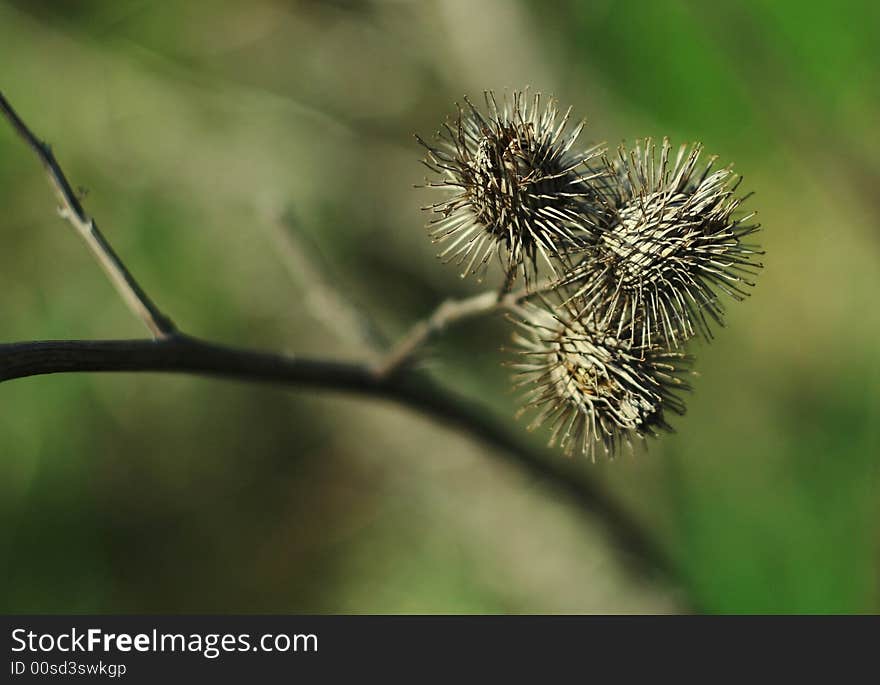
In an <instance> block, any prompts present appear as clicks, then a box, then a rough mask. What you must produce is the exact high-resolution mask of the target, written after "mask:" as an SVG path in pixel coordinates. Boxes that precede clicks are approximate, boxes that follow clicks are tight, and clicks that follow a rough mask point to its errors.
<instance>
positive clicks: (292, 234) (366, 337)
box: [265, 210, 388, 359]
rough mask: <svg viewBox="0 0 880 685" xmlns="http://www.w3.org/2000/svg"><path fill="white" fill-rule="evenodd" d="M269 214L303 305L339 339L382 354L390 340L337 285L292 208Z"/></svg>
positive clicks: (373, 355) (374, 355) (283, 260)
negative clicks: (299, 290) (297, 221)
mask: <svg viewBox="0 0 880 685" xmlns="http://www.w3.org/2000/svg"><path fill="white" fill-rule="evenodd" d="M267 214H268V215H269V216H267V220H266V222H265V223H266V225H267V226H268V227H269V230H270V233H271V235H272V240H273V242H274V244H275V248H276V250H277V253H278V256H279V258H280V260H281V263H282V265H283V266H284V268H285V269H286V271H287V273H288V275H289V276H290V278H291V279H292V280H293V281H294V282H295V283H296V284H297V285H298V286H299V288H300V289H301V290H302V292H303V304H304V305H305V307H306V309H307V310H308V312H309V313H310V314H311V316H312V318H314V319H315V320H316V321H319V322H321V323H322V324H323V325H324V326H325V327H326V328H327V329H328V330H329V331H331V332H332V333H333V334H334V335H335V336H336V337H337V338H338V339H339V340H343V341H346V342H348V343H355V344H357V345H359V346H360V347H361V349H363V350H364V351H365V352H366V353H367V354H369V355H371V358H372V359H376V358H377V357H379V356H380V355H382V354H383V353H384V349H385V347H386V346H387V344H388V343H387V341H386V340H385V339H384V337H383V336H382V335H381V334H380V333H379V331H378V330H377V328H376V326H375V324H374V323H373V321H372V320H371V319H370V318H369V317H368V316H366V315H365V314H364V310H363V308H361V307H358V306H357V305H356V303H355V302H353V301H352V299H351V297H350V296H348V295H347V294H343V292H342V290H341V289H340V288H339V287H336V286H334V284H333V281H334V280H336V279H334V278H332V276H333V274H332V273H330V274H328V273H327V271H328V269H329V265H328V264H326V260H322V259H320V257H321V255H320V254H316V253H317V252H318V250H317V247H316V245H314V244H313V243H311V241H309V242H307V241H306V240H304V239H303V236H302V230H301V229H300V227H299V226H298V225H297V223H296V221H295V219H294V217H293V213H292V212H291V211H290V210H288V211H286V212H284V213H278V212H275V211H272V210H269V212H267ZM322 262H324V263H322ZM316 263H317V264H318V267H319V268H316ZM320 267H323V268H320Z"/></svg>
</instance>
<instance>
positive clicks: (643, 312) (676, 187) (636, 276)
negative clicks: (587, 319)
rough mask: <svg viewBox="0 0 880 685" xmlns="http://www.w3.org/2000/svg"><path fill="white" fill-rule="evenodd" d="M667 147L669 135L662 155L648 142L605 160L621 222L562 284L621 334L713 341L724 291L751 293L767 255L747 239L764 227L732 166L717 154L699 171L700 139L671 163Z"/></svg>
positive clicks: (739, 295) (646, 341)
mask: <svg viewBox="0 0 880 685" xmlns="http://www.w3.org/2000/svg"><path fill="white" fill-rule="evenodd" d="M670 152H671V147H670V145H669V141H668V140H667V139H664V140H663V144H662V145H661V148H660V156H659V160H658V159H657V155H656V147H655V145H654V144H653V142H652V141H651V139H647V140H646V141H645V142H644V145H643V146H641V145H639V144H637V145H636V147H635V148H633V150H632V151H628V150H627V149H626V148H625V147H623V146H621V147H620V148H619V150H618V154H617V158H616V159H614V160H613V161H608V160H606V166H607V168H608V171H609V173H608V175H607V176H606V183H605V188H606V194H607V195H608V196H609V203H610V204H612V205H613V206H614V207H615V210H616V216H615V221H614V222H613V224H612V225H611V227H610V228H609V229H608V230H607V231H605V232H604V233H603V234H602V236H601V237H600V238H599V240H598V241H597V242H596V243H595V244H594V245H593V246H590V247H588V248H585V250H584V252H583V256H582V259H581V260H580V262H579V264H578V265H577V266H576V267H575V268H574V269H573V270H572V271H571V273H569V274H568V276H567V277H566V278H565V279H563V283H564V284H565V285H573V286H574V299H575V300H576V301H577V302H578V306H579V307H580V308H582V309H584V310H586V311H591V312H598V313H599V314H600V315H601V316H602V318H603V320H604V321H606V322H607V323H608V324H609V325H610V326H611V327H612V328H614V329H615V330H616V332H615V335H617V336H619V337H628V338H629V340H630V342H632V343H634V342H636V340H637V339H638V341H639V343H640V344H643V345H650V344H652V341H653V337H652V336H656V335H658V334H659V335H662V337H663V338H664V340H665V342H666V344H667V345H668V346H672V347H676V346H678V345H679V344H680V343H681V342H682V341H683V340H686V339H687V338H689V337H691V336H693V335H694V334H695V333H696V332H698V331H699V332H701V333H702V334H703V335H704V336H705V337H706V338H707V339H708V338H711V335H712V332H711V325H710V324H712V323H715V324H718V325H723V321H722V315H723V305H722V303H721V302H720V301H719V296H720V294H721V293H724V294H726V295H729V296H731V297H733V298H734V299H737V300H741V299H743V298H744V297H745V296H746V295H747V294H748V293H747V291H746V288H747V287H748V286H752V285H754V282H753V277H754V275H755V274H756V272H757V270H758V269H760V268H761V264H760V263H758V262H757V261H755V259H756V255H759V254H761V252H760V251H759V250H758V249H757V247H756V246H755V245H751V244H747V243H745V242H743V239H744V238H745V237H746V236H748V235H750V234H752V233H754V232H755V231H757V230H758V228H759V225H758V224H754V223H750V221H751V219H752V218H753V217H754V214H753V213H752V214H745V215H743V214H742V213H741V212H740V211H739V210H740V205H741V203H742V202H743V200H744V199H745V197H737V196H736V190H737V188H738V186H739V183H740V180H741V179H740V177H739V176H738V175H736V174H734V173H733V171H732V170H731V168H730V167H727V168H723V169H717V170H715V171H713V170H712V166H713V163H714V161H715V158H714V157H713V158H712V159H710V160H709V161H708V163H707V164H706V165H705V166H704V167H702V168H698V161H699V157H700V154H701V152H702V146H701V145H700V144H695V145H693V146H691V147H690V148H688V146H686V145H683V146H682V147H681V148H680V149H679V151H678V154H677V156H676V157H675V159H674V160H672V159H670Z"/></svg>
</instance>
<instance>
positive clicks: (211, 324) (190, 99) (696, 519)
mask: <svg viewBox="0 0 880 685" xmlns="http://www.w3.org/2000/svg"><path fill="white" fill-rule="evenodd" d="M878 28H880V10H878V5H877V3H868V2H865V3H842V4H839V3H838V4H833V3H811V2H802V1H800V2H794V1H792V0H784V1H783V0H761V1H759V0H746V1H744V2H740V3H707V2H699V1H696V0H694V1H692V2H666V1H663V2H647V1H646V2H637V1H626V2H622V1H620V0H607V1H602V2H576V1H574V0H569V1H559V2H546V3H545V2H539V1H538V0H532V1H531V2H519V1H516V0H485V1H481V2H479V3H475V2H468V1H467V0H454V1H453V0H449V1H443V0H437V1H435V2H415V1H411V2H404V1H391V0H386V1H380V0H376V1H374V2H355V1H354V0H336V1H334V2H317V1H313V2H306V1H299V2H293V1H289V2H282V1H280V0H252V1H249V2H232V1H228V0H227V1H221V0H212V1H211V2H207V1H206V2H175V3H171V2H165V3H155V2H146V1H143V0H103V1H82V0H80V1H70V2H48V1H37V0H19V1H17V2H10V1H6V2H0V89H2V90H3V91H4V92H5V94H6V95H7V97H8V98H9V99H10V100H11V101H12V103H13V104H14V105H15V106H16V107H17V108H18V110H19V112H20V113H21V114H22V116H23V117H24V118H25V119H26V120H27V121H28V123H29V124H30V125H31V126H32V127H33V128H34V129H35V131H36V132H37V133H38V134H39V135H41V136H42V137H44V138H46V139H47V140H49V141H50V142H51V143H52V144H53V146H54V150H55V152H56V154H57V156H58V157H59V159H60V160H61V162H62V164H63V165H64V166H65V169H66V171H67V172H68V174H69V175H70V177H71V179H72V181H73V183H75V184H81V185H83V186H84V187H85V189H86V190H88V191H89V193H88V196H87V197H86V200H85V202H86V205H87V208H88V209H89V210H90V211H91V213H92V214H93V215H94V216H95V217H96V219H97V220H98V223H99V224H100V225H101V226H102V227H103V229H104V231H105V233H106V234H107V236H108V237H109V238H110V240H111V242H113V244H114V246H115V247H116V248H117V250H118V251H119V252H120V253H121V254H122V255H123V256H124V258H125V259H126V261H127V263H128V265H129V267H130V268H131V269H132V270H133V271H134V273H135V274H136V275H137V276H138V277H139V279H140V280H141V281H142V283H143V284H144V286H145V287H146V289H147V290H148V291H149V292H150V293H151V295H152V296H153V298H154V299H155V300H156V301H157V302H158V303H159V304H160V306H162V307H163V308H165V309H166V311H168V312H169V313H170V314H171V316H172V317H173V318H174V319H175V320H176V321H177V322H178V323H179V324H180V325H181V326H182V327H183V328H184V329H185V330H187V331H189V332H191V333H193V334H197V335H202V336H207V337H211V338H214V339H217V340H220V341H224V342H227V343H232V344H240V345H251V346H255V347H260V348H269V349H278V350H285V351H289V352H296V353H297V354H303V355H333V356H339V357H345V358H352V357H357V358H361V357H365V356H366V355H367V354H368V350H365V349H363V345H362V344H360V343H359V342H358V341H357V340H356V339H355V337H354V336H351V335H346V334H344V331H343V333H342V334H340V330H339V329H340V327H341V326H340V325H338V324H339V322H338V321H337V320H336V313H335V312H332V311H329V310H328V308H327V305H326V304H325V303H322V302H321V301H320V293H319V292H316V290H315V288H314V280H315V279H314V278H307V279H303V278H302V277H301V276H298V273H300V271H301V266H302V265H301V262H302V257H303V253H305V254H307V255H308V259H309V260H310V261H311V264H312V266H313V268H314V269H316V270H317V271H319V272H320V273H322V274H324V278H326V279H328V280H329V281H330V282H332V283H334V284H335V286H336V287H338V289H339V291H340V292H341V293H342V294H343V296H344V297H346V298H350V299H351V301H352V302H354V303H355V304H356V306H358V307H359V308H361V310H362V311H364V312H368V313H369V314H370V316H371V317H372V318H374V320H375V325H376V326H377V327H378V328H379V329H380V330H381V331H382V332H383V333H384V334H385V335H387V336H391V337H393V336H396V335H399V334H400V333H402V332H403V331H404V330H405V329H406V327H407V325H408V324H410V323H412V322H413V321H415V320H416V319H417V318H419V317H421V316H423V315H425V314H426V313H427V312H428V311H430V309H431V308H432V307H433V306H434V304H436V303H437V302H438V301H440V300H441V299H442V298H444V297H446V296H448V295H450V294H451V295H465V294H467V293H471V292H477V291H478V290H479V288H480V286H478V285H477V284H476V283H474V282H471V281H466V282H462V281H461V280H460V279H458V277H457V275H456V271H455V269H454V268H452V267H444V266H443V265H442V264H440V263H439V262H438V261H437V260H436V259H435V257H434V248H433V246H432V245H431V244H430V241H429V240H428V239H427V238H426V234H425V231H424V229H423V224H424V222H425V219H426V217H425V216H423V215H422V213H421V212H420V210H419V207H420V205H422V204H425V203H426V202H427V201H429V198H430V197H431V196H430V195H429V194H427V193H426V191H424V190H414V189H413V188H412V185H413V184H414V183H418V182H419V181H421V180H422V178H423V175H424V174H423V170H422V168H421V167H420V165H419V164H418V160H419V158H420V155H421V152H420V150H419V148H418V146H417V145H416V144H415V143H414V141H413V138H412V134H413V132H416V131H418V132H421V133H422V134H430V133H431V132H432V131H433V130H435V129H436V128H437V127H438V126H439V124H440V123H441V122H442V121H443V119H444V117H445V116H446V115H447V114H448V113H450V111H452V109H453V103H454V101H455V100H456V99H460V98H461V96H462V95H463V94H465V93H469V94H472V95H479V93H481V91H482V90H483V89H486V88H495V89H499V90H500V89H504V88H508V89H510V88H518V87H522V86H524V85H526V84H530V85H532V86H533V87H535V88H537V89H540V90H542V91H544V92H545V93H553V94H555V95H556V96H557V97H559V98H560V100H561V102H562V104H563V105H566V106H567V105H568V104H572V105H574V107H575V112H576V113H577V114H579V115H586V116H587V118H588V120H589V124H590V125H589V127H588V128H587V129H586V131H585V134H584V137H583V138H582V142H583V143H584V144H586V143H587V142H588V141H589V140H594V141H600V140H606V141H608V142H609V143H611V144H616V143H617V142H619V141H621V140H623V139H627V140H630V141H631V140H632V139H634V138H638V137H643V136H647V135H654V136H663V135H668V136H670V137H671V138H672V139H673V142H683V141H690V140H702V141H703V142H704V143H705V144H706V146H707V148H708V150H709V151H710V152H713V153H717V154H719V155H720V156H721V158H722V160H725V161H734V162H735V163H736V169H737V170H738V171H739V172H740V173H742V174H743V175H744V176H745V182H744V188H746V189H748V190H754V191H756V195H755V197H754V199H753V200H751V201H750V205H749V206H750V207H751V208H754V209H757V210H758V211H759V219H760V220H761V222H762V223H763V225H764V227H765V228H764V231H763V232H762V233H761V242H762V244H763V246H764V247H765V249H766V250H767V256H766V259H765V264H766V268H765V270H764V272H763V273H762V274H761V276H760V279H759V284H758V287H757V288H756V289H755V291H754V295H753V297H751V298H750V299H749V300H748V301H747V302H745V303H743V304H732V305H731V306H730V308H729V317H728V322H729V326H728V328H727V329H726V330H723V331H720V332H719V335H718V337H717V340H716V342H715V343H713V344H712V345H696V346H695V352H696V353H697V355H698V361H697V365H696V368H697V370H698V371H699V373H700V376H699V377H698V378H697V379H696V380H695V392H694V394H693V395H692V396H691V397H690V398H689V413H688V415H687V416H686V417H684V418H682V419H679V420H678V421H677V422H676V426H677V428H678V433H677V434H676V435H672V436H667V437H664V438H662V439H661V440H659V441H654V442H653V443H652V444H651V446H650V450H649V451H648V453H647V454H644V453H638V454H636V455H635V456H632V455H626V456H624V457H622V458H620V459H618V460H616V461H614V462H611V463H605V462H603V463H599V464H595V465H593V464H589V463H588V462H586V461H584V462H583V463H577V464H574V465H573V466H574V467H575V468H576V469H578V470H581V471H583V472H584V473H585V474H586V475H587V476H589V477H591V478H594V479H596V480H598V481H599V482H601V484H602V487H604V488H606V489H607V490H608V491H609V492H610V493H612V494H613V496H614V497H615V498H617V499H618V500H619V501H620V502H622V503H623V504H624V505H625V506H626V507H627V508H628V509H629V510H630V511H632V512H633V515H634V516H636V517H637V518H638V520H639V521H640V522H642V523H643V525H644V526H645V527H646V528H647V529H648V530H649V531H650V533H651V535H652V536H653V537H654V538H655V539H656V540H657V542H658V544H659V545H660V546H661V547H662V548H663V549H664V550H665V551H666V552H667V553H668V555H669V556H670V557H671V558H672V559H673V561H674V564H675V567H676V573H675V574H674V577H671V578H663V579H660V578H652V577H647V576H645V575H643V574H640V573H636V572H634V571H633V569H631V568H630V565H629V564H628V563H627V560H626V558H625V557H623V556H621V555H620V554H619V553H618V552H617V550H616V549H615V544H614V540H613V539H612V538H610V537H608V536H607V535H606V534H605V533H604V532H603V528H602V526H601V525H599V524H598V523H597V522H596V521H595V520H592V519H590V518H589V517H587V516H584V514H583V513H582V512H579V511H577V510H575V509H574V508H573V507H572V506H571V504H570V502H569V501H568V500H567V499H566V498H564V497H560V496H558V495H557V493H556V492H555V491H554V490H552V489H550V488H548V487H547V486H546V485H545V484H543V483H540V482H536V481H534V480H531V479H529V478H526V477H525V476H524V475H523V474H522V473H521V472H520V471H518V470H517V469H516V468H515V467H513V466H508V465H506V463H505V461H504V460H503V459H498V458H493V457H498V456H501V455H498V454H493V453H492V451H491V450H490V449H489V448H487V447H486V446H485V445H484V444H482V443H479V442H475V441H474V440H473V439H472V438H471V437H469V436H468V435H466V434H464V433H462V432H461V431H456V430H453V429H450V428H449V427H447V426H444V425H439V424H437V423H435V422H433V421H431V420H430V419H427V418H425V417H424V416H421V415H418V414H415V413H413V412H410V411H407V410H404V409H401V408H400V407H396V406H392V405H388V404H386V403H382V402H379V401H376V400H369V401H365V400H363V399H357V398H345V397H339V396H330V395H322V394H317V393H315V392H298V391H294V392H290V391H284V390H281V389H274V388H267V387H250V386H248V385H244V384H237V383H229V382H221V381H215V380H205V379H197V378H185V377H170V376H159V375H141V376H136V375H126V376H123V375H118V376H112V375H103V376H98V375H93V376H85V375H83V376H54V377H51V376H50V377H43V378H31V379H25V380H19V381H14V382H10V383H5V384H3V385H0V569H2V570H0V573H2V576H0V580H2V582H0V598H2V599H0V610H2V611H6V612H47V611H52V612H69V611H109V612H133V611H138V612H214V611H218V612H228V611H229V612H231V611H236V612H250V611H260V612H302V611H310V612H324V611H329V612H591V611H602V612H667V611H668V612H676V611H682V610H699V611H714V612H752V611H755V612H790V611H791V612H875V611H877V610H878V608H880V516H878V514H880V507H878V504H880V500H878V495H880V467H878V458H880V354H878V341H880V307H878V306H877V304H876V298H877V295H878V292H880V201H878V195H877V188H878V186H880V136H878V135H877V133H876V122H877V121H878V118H880V89H878V82H877V74H878V73H880V50H878V47H877V31H878ZM53 202H54V199H53V197H52V195H51V192H50V190H49V188H48V185H47V184H46V180H45V178H44V175H43V173H42V171H41V169H40V168H39V166H38V165H37V163H36V161H35V160H34V159H33V158H32V157H31V155H30V153H29V152H28V151H27V150H26V149H25V148H24V146H23V145H22V144H21V142H20V141H19V140H17V139H16V138H14V136H13V135H12V133H11V131H10V130H8V127H6V126H5V125H4V127H3V128H2V129H0V207H2V211H0V231H2V245H3V249H2V251H0V266H2V269H0V274H2V287H0V311H2V313H3V315H2V319H0V322H2V323H0V326H2V334H0V337H2V339H3V340H5V341H16V340H28V339H49V338H92V337H104V338H117V337H135V336H141V335H142V334H143V331H142V330H141V328H140V325H139V323H138V322H137V321H136V320H133V319H132V317H131V316H130V315H129V314H128V312H127V311H126V310H125V309H124V307H123V305H122V304H121V303H120V301H119V300H118V298H117V297H116V296H115V294H114V292H113V290H112V288H111V286H110V285H109V284H108V283H107V282H106V279H105V278H104V276H103V275H102V273H101V272H100V271H99V269H98V268H97V266H96V265H95V264H94V263H93V260H92V258H91V256H90V255H89V254H88V252H87V251H86V249H85V248H84V246H83V245H82V244H81V243H80V242H79V240H78V239H77V237H76V236H75V235H74V234H73V232H72V231H71V230H70V228H69V227H68V226H67V225H65V224H64V223H63V222H61V221H60V220H59V219H58V218H57V217H55V216H54V213H53V209H54V207H53ZM285 214H286V215H287V216H288V221H287V222H286V224H283V225H282V223H281V222H280V217H281V216H282V215H285ZM484 287H485V286H484ZM316 302H317V304H316ZM508 337H509V329H508V327H507V326H506V325H505V324H504V322H503V321H500V320H490V321H485V322H478V323H472V324H469V325H468V326H466V327H464V328H462V329H458V330H455V331H453V332H451V333H450V334H449V335H448V336H446V337H444V338H443V339H442V340H441V341H440V342H438V344H437V345H435V346H434V354H433V355H432V357H431V358H430V364H429V365H430V369H431V371H432V372H433V373H435V374H436V376H437V377H438V378H439V379H441V380H442V381H443V382H444V383H445V384H447V385H449V386H450V387H453V388H456V389H457V390H459V391H460V392H463V393H465V394H467V395H469V396H471V397H473V398H477V399H478V400H479V401H480V402H482V403H484V404H485V405H486V406H488V407H491V408H493V410H495V411H497V413H498V415H499V416H502V417H510V416H512V414H513V408H514V406H515V404H516V398H515V396H514V395H512V393H511V392H510V390H509V383H508V371H507V370H505V369H503V368H501V367H500V365H499V360H500V359H503V358H504V357H503V355H502V354H500V353H499V348H500V347H501V346H502V345H504V344H506V343H507V340H508ZM510 422H511V430H513V431H516V432H517V433H516V434H518V435H522V439H523V440H524V441H528V440H533V439H535V438H530V437H528V436H527V434H526V432H525V430H524V426H523V425H521V424H520V425H514V424H513V421H512V419H511V420H510ZM542 437H543V436H537V439H541V438H542ZM550 458H553V459H560V460H561V459H564V457H563V456H562V455H560V454H553V455H552V456H551V457H550Z"/></svg>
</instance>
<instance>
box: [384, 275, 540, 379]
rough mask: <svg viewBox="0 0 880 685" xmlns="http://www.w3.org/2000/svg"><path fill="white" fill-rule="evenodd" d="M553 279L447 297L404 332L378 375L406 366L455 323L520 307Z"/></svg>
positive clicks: (386, 374) (387, 356)
mask: <svg viewBox="0 0 880 685" xmlns="http://www.w3.org/2000/svg"><path fill="white" fill-rule="evenodd" d="M550 287H551V284H550V283H547V284H543V285H539V286H538V287H536V288H534V289H527V288H522V289H520V290H514V291H512V292H507V293H504V292H503V290H502V291H497V290H490V291H488V292H485V293H480V294H479V295H474V296H473V297H467V298H464V299H461V300H446V301H445V302H443V303H441V304H440V306H439V307H437V308H436V309H435V310H434V311H433V312H432V313H431V315H430V316H428V318H426V319H422V320H421V321H419V322H417V323H416V324H414V325H413V326H412V327H411V328H410V329H409V330H408V331H407V332H406V333H405V334H404V336H403V337H402V338H401V339H400V340H399V341H398V342H397V343H396V344H395V345H394V346H393V347H392V348H391V349H390V350H389V351H388V353H387V354H386V355H385V356H384V357H383V358H382V359H381V360H380V361H379V362H378V363H377V364H376V365H375V366H374V367H373V373H374V374H375V375H376V377H377V378H385V377H387V376H390V375H392V374H394V373H395V372H397V371H398V370H400V369H402V368H403V367H405V366H406V365H407V364H408V363H409V362H410V361H412V359H413V357H414V356H415V354H416V352H418V350H419V349H421V348H422V347H423V346H424V345H425V343H427V342H428V341H429V340H430V339H431V338H433V337H434V336H435V335H437V334H438V333H441V332H442V331H444V330H445V329H446V328H448V327H449V326H451V325H453V324H457V323H461V322H462V321H467V320H468V319H474V318H478V317H481V316H486V315H487V314H492V313H494V312H498V311H505V310H506V311H514V312H515V311H516V310H517V308H518V305H519V304H520V303H521V302H522V301H523V300H526V299H528V298H530V297H532V296H534V295H538V294H539V293H542V292H546V291H547V290H548V289H549V288H550Z"/></svg>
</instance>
